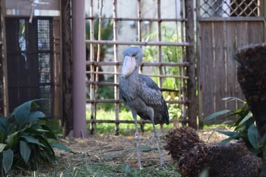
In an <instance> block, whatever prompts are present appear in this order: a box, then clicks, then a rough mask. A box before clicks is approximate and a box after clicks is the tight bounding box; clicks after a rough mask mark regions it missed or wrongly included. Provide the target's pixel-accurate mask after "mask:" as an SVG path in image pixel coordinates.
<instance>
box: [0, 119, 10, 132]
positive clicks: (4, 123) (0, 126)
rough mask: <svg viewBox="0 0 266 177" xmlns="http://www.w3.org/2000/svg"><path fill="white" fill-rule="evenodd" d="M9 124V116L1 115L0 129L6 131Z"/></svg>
mask: <svg viewBox="0 0 266 177" xmlns="http://www.w3.org/2000/svg"><path fill="white" fill-rule="evenodd" d="M7 124H8V118H5V117H0V131H4V130H5V129H6V126H7Z"/></svg>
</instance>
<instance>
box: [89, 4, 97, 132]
mask: <svg viewBox="0 0 266 177" xmlns="http://www.w3.org/2000/svg"><path fill="white" fill-rule="evenodd" d="M90 15H91V16H93V0H91V1H90ZM90 40H94V21H93V19H91V20H90ZM90 61H92V62H93V61H94V45H93V43H90ZM90 71H91V73H90V81H91V82H94V78H95V77H94V72H93V71H94V66H93V65H91V66H90ZM90 98H91V99H95V85H94V84H90ZM90 117H91V120H94V119H96V105H95V104H94V103H92V104H91V116H90ZM95 129H96V124H95V123H93V122H92V123H91V134H93V133H94V131H95Z"/></svg>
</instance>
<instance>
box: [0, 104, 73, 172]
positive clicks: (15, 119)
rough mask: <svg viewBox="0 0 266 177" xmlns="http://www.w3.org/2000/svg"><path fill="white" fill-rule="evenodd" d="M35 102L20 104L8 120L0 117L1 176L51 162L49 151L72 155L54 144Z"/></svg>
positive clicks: (60, 145) (53, 136)
mask: <svg viewBox="0 0 266 177" xmlns="http://www.w3.org/2000/svg"><path fill="white" fill-rule="evenodd" d="M35 101H38V100H32V101H28V102H25V103H23V104H22V105H20V106H18V107H17V108H15V109H14V111H13V112H12V113H11V114H10V115H9V116H8V117H0V160H1V161H0V164H1V174H2V175H1V176H4V175H6V174H7V173H8V172H9V171H10V170H11V169H12V168H14V167H19V168H20V169H21V168H22V169H26V170H36V169H37V168H38V166H39V164H40V163H41V162H48V163H51V162H53V161H54V160H55V153H54V150H53V148H58V149H62V150H66V151H69V152H72V151H71V150H70V149H69V148H67V147H66V146H64V145H62V144H59V143H58V140H57V137H56V135H55V134H54V133H53V131H52V130H51V129H50V128H49V126H47V125H45V123H44V120H45V115H44V114H43V113H42V112H41V111H38V108H39V106H38V105H37V104H36V102H35ZM39 101H40V100H39Z"/></svg>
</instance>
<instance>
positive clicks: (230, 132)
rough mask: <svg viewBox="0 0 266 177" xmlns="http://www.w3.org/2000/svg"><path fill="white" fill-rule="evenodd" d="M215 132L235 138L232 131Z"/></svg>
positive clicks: (234, 133)
mask: <svg viewBox="0 0 266 177" xmlns="http://www.w3.org/2000/svg"><path fill="white" fill-rule="evenodd" d="M215 131H217V132H218V133H221V134H224V135H226V136H230V137H236V134H237V133H236V132H234V131H226V130H215Z"/></svg>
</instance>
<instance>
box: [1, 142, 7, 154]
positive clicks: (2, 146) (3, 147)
mask: <svg viewBox="0 0 266 177" xmlns="http://www.w3.org/2000/svg"><path fill="white" fill-rule="evenodd" d="M5 147H6V144H3V143H0V153H1V152H2V151H3V150H4V149H5Z"/></svg>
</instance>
